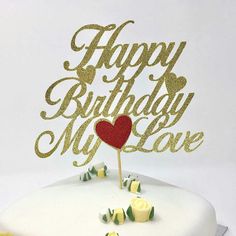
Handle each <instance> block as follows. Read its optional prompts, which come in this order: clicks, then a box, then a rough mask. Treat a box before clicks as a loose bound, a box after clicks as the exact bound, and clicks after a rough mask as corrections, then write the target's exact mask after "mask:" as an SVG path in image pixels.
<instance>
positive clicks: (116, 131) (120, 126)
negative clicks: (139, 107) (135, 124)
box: [95, 115, 132, 189]
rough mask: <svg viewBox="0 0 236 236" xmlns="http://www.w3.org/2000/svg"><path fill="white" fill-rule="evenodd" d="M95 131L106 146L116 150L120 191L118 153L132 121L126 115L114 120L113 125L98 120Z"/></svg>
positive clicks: (119, 159) (120, 174)
mask: <svg viewBox="0 0 236 236" xmlns="http://www.w3.org/2000/svg"><path fill="white" fill-rule="evenodd" d="M95 130H96V133H97V135H98V137H99V138H100V139H101V140H102V141H103V142H105V143H107V144H108V145H110V146H112V147H113V148H115V149H117V158H118V170H119V184H120V189H122V167H121V158H120V152H121V148H122V147H123V146H124V144H125V143H126V142H127V140H128V138H129V136H130V133H131V130H132V120H131V118H130V117H129V116H127V115H120V116H118V117H117V118H116V120H115V122H114V124H111V123H110V122H109V121H107V120H104V119H103V120H100V121H98V122H97V123H96V124H95Z"/></svg>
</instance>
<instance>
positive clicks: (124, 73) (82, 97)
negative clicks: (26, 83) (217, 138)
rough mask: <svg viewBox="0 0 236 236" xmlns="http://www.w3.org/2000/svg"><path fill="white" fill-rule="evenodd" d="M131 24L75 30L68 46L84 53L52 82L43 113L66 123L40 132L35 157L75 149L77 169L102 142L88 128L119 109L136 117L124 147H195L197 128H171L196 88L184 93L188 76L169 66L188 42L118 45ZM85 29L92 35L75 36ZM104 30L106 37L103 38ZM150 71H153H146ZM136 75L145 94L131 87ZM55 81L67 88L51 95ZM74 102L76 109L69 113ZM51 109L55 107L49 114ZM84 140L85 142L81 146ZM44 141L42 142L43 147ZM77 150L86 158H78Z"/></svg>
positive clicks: (156, 149)
mask: <svg viewBox="0 0 236 236" xmlns="http://www.w3.org/2000/svg"><path fill="white" fill-rule="evenodd" d="M133 24H134V21H132V20H129V21H126V22H124V23H122V24H120V25H116V24H109V25H105V26H104V25H98V24H88V25H84V26H82V27H81V28H79V29H78V30H77V31H76V32H75V33H74V35H72V39H71V49H72V50H73V52H74V53H78V54H80V55H83V56H82V58H81V59H80V60H79V61H77V62H76V63H75V62H74V61H73V63H72V61H69V60H66V61H65V62H64V69H65V71H66V72H68V77H64V78H60V79H58V80H57V81H55V82H54V83H53V84H51V85H50V86H49V88H48V89H47V91H46V93H45V101H46V104H47V105H48V107H49V109H48V110H44V111H41V113H40V116H41V118H42V119H43V120H44V121H45V122H46V121H50V120H55V119H57V118H61V119H64V121H65V126H64V127H62V131H61V133H60V134H59V135H58V134H55V131H54V130H53V127H51V129H50V130H44V131H42V132H41V133H40V134H39V135H38V137H37V138H36V142H35V153H36V154H37V156H38V157H40V158H49V157H50V156H52V155H53V154H54V153H55V152H56V151H59V152H60V153H61V155H64V154H65V153H66V152H69V151H72V153H73V154H74V155H75V156H77V161H76V163H77V164H76V166H83V165H86V164H87V163H89V162H90V161H91V160H92V159H93V157H94V156H95V154H96V152H97V150H98V149H99V147H100V145H101V143H102V142H101V140H100V138H99V137H98V136H97V135H96V134H95V132H94V131H93V132H92V131H91V133H90V134H87V132H86V131H87V130H88V129H89V128H90V127H94V125H95V124H96V122H97V121H98V120H100V119H106V120H109V121H110V122H113V121H114V120H115V119H116V118H117V117H118V116H119V115H121V114H123V115H127V116H129V117H131V119H132V122H133V125H132V132H131V135H130V137H131V138H130V139H129V140H128V142H127V143H126V144H125V145H124V146H123V147H122V151H123V152H146V153H149V152H157V153H161V152H164V151H167V150H168V151H170V152H172V153H175V152H178V151H179V150H183V151H185V152H193V151H194V150H196V149H197V148H199V146H200V145H201V144H202V143H203V139H204V133H203V132H202V131H199V132H191V131H189V130H187V131H179V132H175V133H173V132H171V130H170V129H171V127H173V126H175V125H176V124H177V123H178V122H179V121H180V120H181V118H182V117H183V115H184V113H185V111H186V110H187V108H188V107H189V105H190V103H191V101H192V99H193V97H194V93H193V92H189V93H188V92H187V93H186V92H185V93H184V89H185V87H186V84H187V78H186V77H185V76H183V75H179V74H176V72H175V70H174V69H175V65H176V62H177V61H178V60H179V58H180V57H181V54H182V53H183V51H184V49H185V47H186V42H185V41H182V42H152V43H145V42H142V43H137V42H138V39H137V40H136V41H135V43H130V42H129V43H118V39H119V36H120V34H121V32H122V34H125V31H126V30H127V27H129V30H132V25H133ZM86 33H89V34H91V33H92V34H93V37H92V38H91V39H90V40H89V39H88V40H87V41H83V40H82V39H81V37H80V35H81V34H83V35H86ZM104 35H106V37H107V35H109V36H108V40H107V41H106V43H104V37H105V36H104ZM102 42H103V43H102ZM98 51H99V52H100V56H98V54H97V52H98ZM149 69H150V70H151V69H152V70H151V71H156V72H157V73H155V72H152V73H149V72H148V71H149ZM111 70H112V73H109V72H110V71H111ZM114 71H115V73H114ZM160 71H161V74H160ZM98 72H99V73H98ZM101 74H102V75H101ZM141 78H142V80H143V81H145V82H144V83H143V84H142V85H141V86H143V87H145V84H146V85H148V86H149V87H150V85H151V87H152V90H151V91H150V92H149V93H147V94H140V92H136V90H135V88H134V87H135V85H136V83H137V82H138V81H139V80H140V79H141ZM98 82H99V83H102V86H103V91H96V95H95V93H94V90H92V89H91V86H92V85H94V84H96V83H98ZM68 84H70V87H69V88H68V86H67V85H68ZM59 86H60V88H61V87H63V86H65V90H66V91H65V93H63V94H61V96H58V95H57V96H55V90H56V89H57V88H58V87H59ZM111 87H112V89H111ZM106 88H107V93H105V92H104V91H105V90H106ZM163 91H164V92H163ZM99 92H100V93H99ZM97 93H98V94H99V95H97ZM71 104H73V105H74V104H76V107H75V108H74V110H73V111H72V112H71V110H70V112H68V109H69V106H70V105H71ZM50 107H53V108H54V110H56V111H55V112H54V113H53V114H52V112H51V110H50ZM78 121H79V122H80V124H79V125H78ZM132 138H134V139H135V141H134V140H133V139H132ZM150 138H152V141H150ZM81 139H83V140H86V141H85V142H83V143H81ZM42 140H44V141H45V140H47V145H46V147H45V144H44V145H43V144H42V143H43V142H42ZM80 154H81V155H83V157H85V158H86V159H85V160H84V159H83V160H81V159H80V156H81V155H80Z"/></svg>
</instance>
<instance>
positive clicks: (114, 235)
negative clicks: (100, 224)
mask: <svg viewBox="0 0 236 236" xmlns="http://www.w3.org/2000/svg"><path fill="white" fill-rule="evenodd" d="M105 236H119V234H118V233H116V232H110V233H107V234H106V235H105Z"/></svg>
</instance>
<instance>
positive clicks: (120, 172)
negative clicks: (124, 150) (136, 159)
mask: <svg viewBox="0 0 236 236" xmlns="http://www.w3.org/2000/svg"><path fill="white" fill-rule="evenodd" d="M117 157H118V167H119V179H120V181H119V182H120V189H122V169H121V158H120V149H118V150H117Z"/></svg>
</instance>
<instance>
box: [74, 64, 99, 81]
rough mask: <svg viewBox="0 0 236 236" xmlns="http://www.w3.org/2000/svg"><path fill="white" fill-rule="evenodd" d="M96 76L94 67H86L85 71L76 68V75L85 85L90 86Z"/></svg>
mask: <svg viewBox="0 0 236 236" xmlns="http://www.w3.org/2000/svg"><path fill="white" fill-rule="evenodd" d="M95 74H96V69H95V67H94V66H92V65H90V66H87V67H86V69H84V68H82V67H78V68H77V75H78V76H79V78H80V79H81V80H82V81H84V82H85V83H89V84H92V82H93V80H94V78H95Z"/></svg>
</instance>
